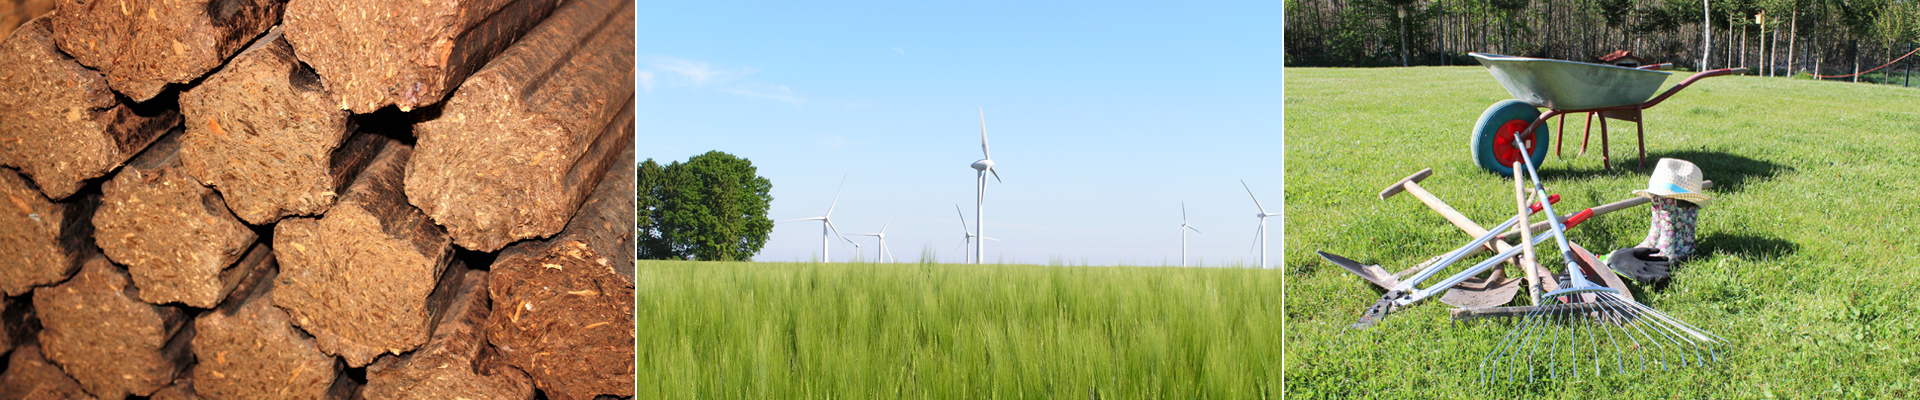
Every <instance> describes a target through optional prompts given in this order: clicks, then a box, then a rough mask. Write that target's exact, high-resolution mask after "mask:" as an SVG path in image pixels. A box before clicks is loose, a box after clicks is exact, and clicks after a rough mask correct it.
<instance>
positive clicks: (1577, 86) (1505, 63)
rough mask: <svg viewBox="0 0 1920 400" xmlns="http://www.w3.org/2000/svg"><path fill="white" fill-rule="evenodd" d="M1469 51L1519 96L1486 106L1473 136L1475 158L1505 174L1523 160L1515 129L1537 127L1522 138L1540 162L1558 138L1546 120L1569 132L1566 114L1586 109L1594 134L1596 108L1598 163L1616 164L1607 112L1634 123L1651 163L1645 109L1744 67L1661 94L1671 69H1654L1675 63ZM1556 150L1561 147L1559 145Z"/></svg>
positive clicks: (1643, 164) (1712, 74)
mask: <svg viewBox="0 0 1920 400" xmlns="http://www.w3.org/2000/svg"><path fill="white" fill-rule="evenodd" d="M1469 54H1470V55H1472V56H1473V57H1474V58H1477V59H1479V60H1480V64H1481V65H1485V66H1486V67H1487V71H1488V72H1491V73H1492V74H1493V79H1494V80H1496V81H1499V82H1500V86H1501V87H1505V88H1506V89H1507V93H1508V94H1512V95H1513V97H1514V98H1513V99H1511V100H1504V101H1501V102H1498V103H1493V106H1491V107H1487V111H1485V112H1482V113H1481V114H1480V120H1479V121H1478V122H1476V123H1475V124H1474V126H1473V132H1472V134H1473V136H1472V137H1471V138H1469V144H1470V145H1471V146H1472V150H1473V160H1474V163H1475V164H1478V165H1480V167H1481V168H1485V169H1487V170H1488V171H1493V172H1495V173H1499V174H1501V175H1503V176H1504V175H1513V167H1511V165H1513V163H1514V162H1517V161H1520V150H1519V149H1518V148H1516V147H1515V146H1514V145H1513V140H1514V139H1513V137H1514V133H1515V132H1531V133H1527V134H1523V135H1520V142H1521V144H1522V145H1525V146H1527V148H1528V149H1530V150H1529V151H1527V153H1528V154H1531V155H1532V158H1533V160H1532V161H1533V163H1534V165H1539V164H1540V162H1541V161H1545V159H1546V154H1547V151H1546V150H1547V144H1548V142H1550V141H1553V140H1548V139H1547V134H1548V132H1547V120H1548V119H1550V118H1553V117H1556V116H1557V117H1560V128H1559V130H1560V131H1561V132H1560V134H1561V137H1562V138H1564V137H1565V135H1566V126H1567V119H1566V115H1567V114H1575V113H1587V137H1588V138H1591V137H1592V134H1593V117H1594V116H1595V115H1596V114H1597V115H1598V116H1599V117H1600V162H1601V165H1602V167H1603V168H1607V169H1612V168H1613V160H1612V157H1611V155H1610V154H1608V151H1607V145H1608V143H1607V119H1609V118H1611V119H1617V120H1622V121H1628V122H1633V123H1634V129H1635V133H1636V134H1637V136H1638V139H1639V141H1640V168H1642V169H1645V168H1646V166H1647V141H1646V140H1647V135H1646V128H1645V127H1644V126H1642V124H1641V122H1642V120H1641V118H1640V114H1641V113H1640V111H1641V110H1645V109H1648V108H1652V107H1653V106H1655V105H1658V104H1660V102H1662V101H1666V99H1667V98H1668V97H1672V96H1673V94H1674V93H1676V92H1679V91H1680V89H1685V88H1687V86H1688V85H1692V84H1693V83H1694V82H1695V81H1699V80H1701V79H1706V78H1711V77H1716V76H1722V75H1731V74H1734V73H1738V72H1741V71H1745V70H1746V68H1723V69H1716V70H1711V71H1705V72H1700V73H1696V74H1693V76H1689V77H1687V79H1686V80H1684V81H1680V83H1679V84H1677V85H1673V87H1672V88H1668V89H1667V91H1666V92H1662V93H1660V95H1659V96H1657V97H1656V96H1654V92H1656V91H1659V89H1660V85H1661V84H1662V83H1665V82H1666V80H1667V76H1669V75H1672V74H1673V73H1671V72H1664V71H1657V70H1656V69H1658V68H1660V67H1663V66H1670V65H1672V64H1656V65H1648V66H1643V67H1640V68H1626V67H1617V66H1612V65H1604V64H1589V63H1582V62H1573V61H1562V60H1548V59H1541V58H1527V57H1512V56H1503V55H1497V54H1486V53H1469ZM1540 108H1545V109H1547V112H1546V113H1541V112H1540V110H1538V109H1540ZM1585 149H1586V139H1582V140H1581V152H1582V153H1584V152H1585ZM1555 153H1558V150H1557V148H1556V151H1555Z"/></svg>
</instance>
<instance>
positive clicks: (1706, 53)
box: [1700, 0, 1713, 71]
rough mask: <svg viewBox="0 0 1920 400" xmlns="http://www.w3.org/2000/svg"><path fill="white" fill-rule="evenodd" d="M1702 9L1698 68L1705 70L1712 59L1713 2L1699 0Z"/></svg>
mask: <svg viewBox="0 0 1920 400" xmlns="http://www.w3.org/2000/svg"><path fill="white" fill-rule="evenodd" d="M1700 8H1701V9H1702V10H1705V11H1703V12H1702V13H1701V14H1700V16H1701V19H1700V70H1701V71H1705V70H1707V66H1708V65H1711V64H1709V63H1710V62H1712V61H1713V3H1710V2H1709V0H1700Z"/></svg>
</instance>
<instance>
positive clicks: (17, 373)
mask: <svg viewBox="0 0 1920 400" xmlns="http://www.w3.org/2000/svg"><path fill="white" fill-rule="evenodd" d="M93 398H94V397H93V396H90V395H87V391H86V389H82V388H81V387H80V382H76V381H74V380H73V377H72V376H68V375H67V372H66V371H61V370H60V366H58V365H53V363H50V362H47V359H46V357H44V355H43V354H42V353H41V352H40V345H38V344H33V343H28V344H26V345H22V346H20V347H19V348H16V349H13V354H12V355H9V356H8V358H7V371H6V372H5V373H0V400H16V399H17V400H28V399H34V400H39V399H65V400H92V399H93Z"/></svg>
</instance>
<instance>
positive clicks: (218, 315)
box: [192, 246, 340, 399]
mask: <svg viewBox="0 0 1920 400" xmlns="http://www.w3.org/2000/svg"><path fill="white" fill-rule="evenodd" d="M257 249H258V251H256V252H254V253H251V254H248V255H247V259H246V260H242V261H241V262H240V266H237V267H235V268H245V269H247V270H249V271H251V273H250V274H248V277H247V279H246V282H245V283H242V284H241V285H240V287H239V288H236V289H234V292H233V295H232V296H229V297H228V298H227V301H225V302H223V303H220V306H219V307H218V308H215V309H213V310H210V311H207V312H206V313H203V314H201V315H200V317H199V318H195V319H194V321H193V324H194V337H193V354H194V356H195V357H197V358H198V359H199V363H198V364H195V365H194V366H193V374H192V376H193V381H194V391H195V392H197V393H199V394H203V395H206V396H207V397H210V398H216V399H318V398H325V397H327V393H328V390H329V389H331V387H332V386H333V383H334V380H335V379H338V377H339V375H340V362H339V361H338V359H335V358H334V357H333V356H330V355H327V354H325V353H321V352H320V348H319V347H316V346H315V345H314V341H313V337H312V336H308V335H307V333H306V332H302V331H301V330H300V329H299V328H295V327H294V326H293V317H291V316H288V315H287V312H286V311H285V310H281V309H280V308H279V307H274V305H273V295H272V293H273V291H274V287H273V285H274V275H275V271H276V268H277V267H276V265H275V262H274V259H273V256H272V254H271V252H270V251H266V250H267V249H266V248H265V247H264V246H262V247H259V248H257Z"/></svg>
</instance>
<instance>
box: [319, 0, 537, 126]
mask: <svg viewBox="0 0 1920 400" xmlns="http://www.w3.org/2000/svg"><path fill="white" fill-rule="evenodd" d="M557 3H558V0H445V1H434V2H400V1H388V0H292V1H289V2H287V13H286V22H285V25H286V29H287V40H288V41H291V42H293V48H294V49H296V50H298V51H299V54H300V59H301V60H302V61H306V62H307V64H308V65H312V66H313V69H314V71H316V72H319V73H320V76H323V77H326V79H327V82H328V87H329V88H330V89H332V90H333V94H334V95H335V98H336V102H337V103H338V106H339V108H340V109H351V110H353V112H354V113H369V112H373V111H374V110H377V109H380V108H381V107H385V106H387V105H390V104H391V105H398V106H399V107H400V110H401V111H407V110H411V109H414V108H418V107H421V106H425V105H428V104H433V103H438V102H440V99H441V98H443V97H445V96H446V94H447V93H449V92H452V91H453V88H455V87H458V86H459V85H460V81H462V80H465V79H466V78H467V75H470V74H472V73H473V71H474V70H475V69H479V68H480V66H481V65H483V64H486V62H487V60H488V59H491V58H493V56H494V55H495V54H499V53H500V50H501V49H504V48H506V47H507V45H509V44H512V43H513V41H514V39H516V38H519V37H520V34H521V33H524V32H526V31H527V29H528V28H531V27H533V25H534V24H537V23H539V22H540V20H541V19H542V18H546V16H547V14H548V13H551V12H552V11H553V8H554V5H555V4H557Z"/></svg>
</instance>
